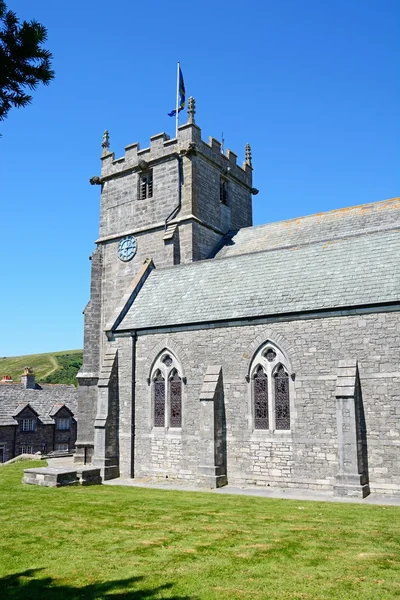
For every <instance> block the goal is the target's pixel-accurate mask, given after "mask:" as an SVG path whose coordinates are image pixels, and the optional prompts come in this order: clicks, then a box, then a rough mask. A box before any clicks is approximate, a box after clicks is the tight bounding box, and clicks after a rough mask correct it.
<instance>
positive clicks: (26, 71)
mask: <svg viewBox="0 0 400 600" xmlns="http://www.w3.org/2000/svg"><path fill="white" fill-rule="evenodd" d="M46 40H47V30H46V27H44V26H43V25H41V24H40V23H38V22H37V21H35V20H32V21H29V22H27V21H23V23H22V25H21V24H20V22H19V19H17V17H16V14H15V13H14V12H12V11H11V10H8V9H7V7H6V4H5V2H4V0H0V121H2V120H4V119H5V118H6V116H7V113H8V111H9V110H10V109H11V108H12V107H17V108H21V107H23V106H26V105H27V104H29V103H30V102H31V100H32V96H30V95H29V94H28V93H26V92H27V88H28V90H34V89H35V88H36V87H37V86H38V84H39V83H44V84H45V85H47V84H48V83H50V81H51V80H52V79H53V77H54V71H52V70H51V59H52V54H51V52H49V50H45V49H44V48H42V47H41V46H42V44H43V43H44V42H45V41H46Z"/></svg>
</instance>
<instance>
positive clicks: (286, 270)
mask: <svg viewBox="0 0 400 600" xmlns="http://www.w3.org/2000/svg"><path fill="white" fill-rule="evenodd" d="M399 217H400V200H399V199H395V200H391V201H385V202H380V203H374V204H373V205H363V206H360V207H352V208H351V209H344V210H342V211H332V212H330V213H325V214H320V215H312V216H310V217H304V218H302V219H294V220H291V221H283V222H280V223H271V224H268V225H263V226H260V227H251V228H246V229H242V230H240V231H239V232H238V234H237V235H236V236H235V237H233V239H232V241H231V242H230V245H229V246H227V247H226V248H223V249H222V250H221V251H220V252H219V253H218V254H217V255H216V258H214V259H211V260H205V261H200V262H194V263H190V264H185V265H179V266H174V267H168V268H163V269H155V270H153V271H152V272H151V273H150V275H149V277H148V278H147V280H146V282H145V284H144V285H143V287H142V289H141V290H140V291H139V293H138V295H137V296H136V298H135V300H134V302H133V303H132V305H131V307H130V308H129V310H128V312H127V314H126V316H125V317H124V318H123V319H122V321H121V323H120V324H119V326H118V327H117V328H116V331H123V330H130V329H143V328H144V329H147V328H152V327H162V326H174V325H184V324H195V323H201V322H214V321H225V320H230V319H239V318H241V319H244V318H251V317H262V316H273V315H279V314H283V313H286V314H287V313H298V312H304V311H312V310H321V309H338V308H346V307H352V306H360V305H377V304H381V303H393V302H398V301H399V300H400V260H399V259H400V219H399ZM269 234H270V235H269Z"/></svg>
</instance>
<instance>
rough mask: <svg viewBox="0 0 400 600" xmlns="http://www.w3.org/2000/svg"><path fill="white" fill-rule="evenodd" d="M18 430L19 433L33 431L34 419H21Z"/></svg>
mask: <svg viewBox="0 0 400 600" xmlns="http://www.w3.org/2000/svg"><path fill="white" fill-rule="evenodd" d="M20 430H21V431H35V419H21V421H20Z"/></svg>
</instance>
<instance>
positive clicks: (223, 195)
mask: <svg viewBox="0 0 400 600" xmlns="http://www.w3.org/2000/svg"><path fill="white" fill-rule="evenodd" d="M219 199H220V202H221V204H228V182H227V181H226V179H223V178H222V177H221V179H220V180H219Z"/></svg>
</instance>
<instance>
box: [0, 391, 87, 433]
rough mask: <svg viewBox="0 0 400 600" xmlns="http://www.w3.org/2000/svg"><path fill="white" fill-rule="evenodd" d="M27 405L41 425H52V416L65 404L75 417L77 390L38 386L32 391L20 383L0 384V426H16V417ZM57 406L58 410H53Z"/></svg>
mask: <svg viewBox="0 0 400 600" xmlns="http://www.w3.org/2000/svg"><path fill="white" fill-rule="evenodd" d="M27 404H29V405H30V406H31V407H32V408H33V410H35V411H36V413H37V414H38V416H39V419H40V420H41V421H42V422H43V423H54V418H52V416H51V415H53V417H54V414H55V413H56V412H58V410H59V409H60V408H61V407H62V406H63V405H64V404H65V406H66V407H67V408H68V409H69V410H70V411H71V412H72V413H73V414H75V415H76V413H77V410H78V396H77V389H76V388H75V386H73V385H62V384H56V385H50V384H40V385H38V386H37V388H36V389H34V390H29V389H28V390H27V389H25V387H24V385H23V384H21V383H0V425H16V423H17V421H16V420H15V418H14V417H15V416H17V415H18V414H19V413H20V412H21V410H23V408H24V407H25V406H26V405H27ZM55 405H58V408H55Z"/></svg>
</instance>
